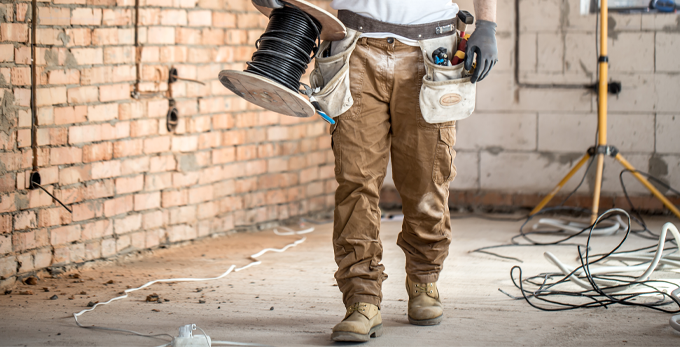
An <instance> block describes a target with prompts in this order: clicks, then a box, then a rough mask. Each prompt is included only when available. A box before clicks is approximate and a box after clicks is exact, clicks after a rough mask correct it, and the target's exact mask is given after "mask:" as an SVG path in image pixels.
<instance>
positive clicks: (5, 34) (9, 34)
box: [0, 23, 28, 42]
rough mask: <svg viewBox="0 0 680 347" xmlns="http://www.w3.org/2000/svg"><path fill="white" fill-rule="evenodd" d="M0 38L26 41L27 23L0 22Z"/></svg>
mask: <svg viewBox="0 0 680 347" xmlns="http://www.w3.org/2000/svg"><path fill="white" fill-rule="evenodd" d="M0 40H2V41H16V42H28V24H20V23H2V24H0Z"/></svg>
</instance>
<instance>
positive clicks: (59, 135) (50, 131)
mask: <svg viewBox="0 0 680 347" xmlns="http://www.w3.org/2000/svg"><path fill="white" fill-rule="evenodd" d="M36 140H37V142H38V146H47V145H52V146H59V145H65V144H66V142H67V141H66V140H67V131H66V128H39V129H38V132H37V137H36Z"/></svg>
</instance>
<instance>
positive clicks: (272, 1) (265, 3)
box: [253, 0, 283, 8]
mask: <svg viewBox="0 0 680 347" xmlns="http://www.w3.org/2000/svg"><path fill="white" fill-rule="evenodd" d="M253 4H255V5H257V6H262V7H269V8H282V7H283V3H282V2H281V1H280V0H253Z"/></svg>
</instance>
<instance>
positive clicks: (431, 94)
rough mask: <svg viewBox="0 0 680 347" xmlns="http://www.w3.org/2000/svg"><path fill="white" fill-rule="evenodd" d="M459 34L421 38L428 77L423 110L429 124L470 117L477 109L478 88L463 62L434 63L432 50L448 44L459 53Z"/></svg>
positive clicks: (423, 85)
mask: <svg viewBox="0 0 680 347" xmlns="http://www.w3.org/2000/svg"><path fill="white" fill-rule="evenodd" d="M459 39H460V38H459V36H458V34H456V35H451V36H446V37H439V38H434V39H429V40H423V41H418V44H419V45H420V48H421V50H422V53H423V63H424V64H425V76H423V84H422V86H421V87H420V111H421V113H422V115H423V119H425V121H426V122H428V123H433V124H434V123H444V122H449V121H453V120H460V119H465V118H467V117H469V116H470V115H471V114H472V112H473V111H474V110H475V96H476V93H477V87H476V85H475V84H472V83H470V77H469V74H468V73H467V72H466V71H465V70H464V69H463V63H459V64H457V65H455V66H440V65H436V64H434V63H433V62H432V58H431V55H432V52H433V51H434V50H435V49H437V48H439V47H445V48H446V49H447V50H448V51H449V52H451V53H450V54H453V53H455V52H456V49H457V47H458V41H459Z"/></svg>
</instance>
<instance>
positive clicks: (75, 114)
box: [54, 106, 87, 125]
mask: <svg viewBox="0 0 680 347" xmlns="http://www.w3.org/2000/svg"><path fill="white" fill-rule="evenodd" d="M86 121H87V106H76V107H72V106H68V107H55V108H54V124H57V125H62V124H73V123H81V122H86Z"/></svg>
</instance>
